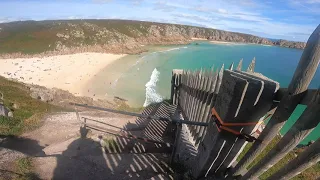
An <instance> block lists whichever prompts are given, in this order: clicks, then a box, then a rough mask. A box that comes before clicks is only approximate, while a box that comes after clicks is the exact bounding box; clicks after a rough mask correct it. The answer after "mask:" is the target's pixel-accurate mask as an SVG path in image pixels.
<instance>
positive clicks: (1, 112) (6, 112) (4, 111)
mask: <svg viewBox="0 0 320 180" xmlns="http://www.w3.org/2000/svg"><path fill="white" fill-rule="evenodd" d="M0 116H5V117H8V116H9V117H13V113H12V112H11V111H10V109H8V108H7V107H5V106H4V104H2V103H0Z"/></svg>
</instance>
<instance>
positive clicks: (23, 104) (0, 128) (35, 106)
mask: <svg viewBox="0 0 320 180" xmlns="http://www.w3.org/2000/svg"><path fill="white" fill-rule="evenodd" d="M0 92H2V93H3V94H4V104H5V106H6V107H8V108H10V109H11V110H12V111H13V116H14V118H5V117H3V116H1V117H0V135H20V134H21V133H23V132H24V131H27V130H31V129H33V128H35V127H37V126H38V125H39V123H40V119H41V117H42V116H43V115H45V114H46V113H49V112H55V111H59V110H62V109H61V108H59V107H56V106H53V105H51V104H48V103H45V102H42V101H40V100H36V99H33V98H31V97H30V95H29V94H30V91H29V89H28V88H27V87H26V86H25V85H23V84H21V83H18V82H14V81H10V80H7V79H5V78H3V77H1V76H0ZM14 104H16V105H17V106H18V108H17V109H15V108H14V107H13V105H14Z"/></svg>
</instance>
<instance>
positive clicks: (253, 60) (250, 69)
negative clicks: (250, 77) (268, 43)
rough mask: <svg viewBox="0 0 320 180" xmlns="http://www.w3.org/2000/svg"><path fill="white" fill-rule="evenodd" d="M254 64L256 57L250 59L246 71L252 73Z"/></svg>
mask: <svg viewBox="0 0 320 180" xmlns="http://www.w3.org/2000/svg"><path fill="white" fill-rule="evenodd" d="M255 66H256V58H255V57H254V58H253V59H252V61H251V63H250V64H249V66H248V69H247V72H248V73H254V67H255Z"/></svg>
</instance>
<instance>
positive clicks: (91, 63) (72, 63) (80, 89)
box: [0, 53, 126, 98]
mask: <svg viewBox="0 0 320 180" xmlns="http://www.w3.org/2000/svg"><path fill="white" fill-rule="evenodd" d="M125 56H126V54H110V53H76V54H72V55H57V56H50V57H42V58H39V57H34V58H12V59H0V72H2V74H1V76H4V77H5V78H8V79H15V80H18V81H20V82H23V83H28V84H36V85H40V86H45V87H47V88H59V89H62V90H66V91H69V92H70V93H72V94H74V95H76V96H83V95H84V94H85V93H84V92H85V90H86V89H87V87H86V85H87V82H89V81H90V80H91V79H92V78H93V77H95V76H96V74H97V73H99V72H100V70H101V69H103V68H105V67H107V66H108V65H110V64H111V63H113V62H115V61H117V60H119V59H120V58H123V57H125ZM91 97H92V96H91ZM92 98H94V95H93V97H92Z"/></svg>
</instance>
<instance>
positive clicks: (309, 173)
mask: <svg viewBox="0 0 320 180" xmlns="http://www.w3.org/2000/svg"><path fill="white" fill-rule="evenodd" d="M279 140H280V136H276V137H275V138H274V139H273V140H272V141H271V143H270V144H269V145H268V146H267V147H266V149H265V150H263V151H262V152H261V153H260V154H259V156H258V157H257V158H256V159H255V160H254V161H253V162H252V163H251V164H250V165H249V166H248V168H251V167H253V166H254V165H255V164H257V163H258V162H259V161H260V160H261V159H262V158H263V157H264V156H265V155H267V153H268V152H269V151H270V150H271V149H272V148H273V147H274V146H275V145H276V144H277V142H279ZM250 147H251V144H248V145H247V146H246V147H245V148H244V150H243V151H242V152H241V154H240V155H239V157H238V159H237V160H238V161H240V159H241V158H242V157H243V156H244V155H245V153H246V152H247V151H248V150H249V149H250ZM300 152H302V149H298V150H293V151H291V152H290V153H288V154H287V155H286V156H285V157H284V158H282V159H281V160H280V161H279V162H278V163H277V164H275V165H274V166H272V168H270V169H269V170H268V171H266V172H265V173H263V174H262V175H261V176H260V179H267V178H268V177H269V176H271V175H272V174H274V173H275V172H276V171H278V170H279V169H280V168H282V167H283V166H285V165H286V164H287V163H288V162H289V161H290V160H292V159H294V158H295V153H297V154H299V153H300ZM319 176H320V162H318V163H317V164H315V165H314V166H312V167H310V168H309V169H307V170H305V171H304V172H302V173H300V174H299V175H297V176H296V177H294V178H292V180H299V179H304V180H313V179H316V178H317V177H319Z"/></svg>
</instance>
